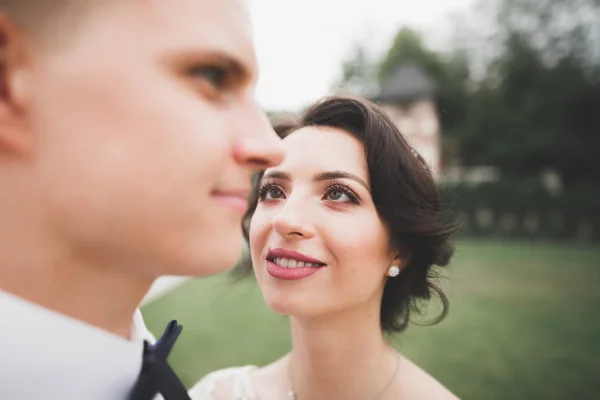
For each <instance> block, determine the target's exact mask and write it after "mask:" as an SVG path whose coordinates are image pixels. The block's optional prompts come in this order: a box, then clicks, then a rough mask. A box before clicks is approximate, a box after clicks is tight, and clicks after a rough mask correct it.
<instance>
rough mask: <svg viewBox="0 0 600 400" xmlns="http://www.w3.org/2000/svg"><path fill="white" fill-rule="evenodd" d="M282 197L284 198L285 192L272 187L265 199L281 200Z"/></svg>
mask: <svg viewBox="0 0 600 400" xmlns="http://www.w3.org/2000/svg"><path fill="white" fill-rule="evenodd" d="M282 197H283V192H282V191H281V189H279V188H276V187H271V188H268V189H267V191H266V196H265V198H266V199H268V200H273V199H280V198H282Z"/></svg>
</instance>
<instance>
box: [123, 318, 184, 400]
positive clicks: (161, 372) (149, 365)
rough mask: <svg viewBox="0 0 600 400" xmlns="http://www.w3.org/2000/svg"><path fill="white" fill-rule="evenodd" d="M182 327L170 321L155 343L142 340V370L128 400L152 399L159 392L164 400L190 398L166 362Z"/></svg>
mask: <svg viewBox="0 0 600 400" xmlns="http://www.w3.org/2000/svg"><path fill="white" fill-rule="evenodd" d="M182 329H183V327H182V326H181V325H178V324H177V321H171V322H169V324H168V325H167V328H166V329H165V332H164V333H163V335H162V336H161V338H160V339H158V341H157V342H156V344H154V345H152V344H150V343H148V342H147V341H144V362H143V364H142V371H141V372H140V376H139V377H138V380H137V382H136V384H135V386H134V388H133V391H132V392H131V395H130V397H129V400H153V399H154V398H155V397H156V395H158V394H160V395H162V397H163V398H164V399H165V400H191V399H190V397H189V396H188V394H187V390H186V389H185V386H183V384H182V383H181V381H180V380H179V378H177V375H175V371H173V369H171V366H170V365H169V364H168V363H167V358H168V357H169V353H171V349H173V345H174V344H175V341H176V340H177V337H179V334H180V333H181V330H182Z"/></svg>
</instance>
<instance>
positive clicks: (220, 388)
mask: <svg viewBox="0 0 600 400" xmlns="http://www.w3.org/2000/svg"><path fill="white" fill-rule="evenodd" d="M257 368H258V367H256V366H254V365H246V366H241V367H230V368H225V369H220V370H217V371H214V372H211V373H209V374H208V375H206V376H205V377H204V378H202V379H201V380H200V381H199V382H198V383H196V384H195V385H194V386H193V387H192V388H191V389H190V391H189V395H190V397H191V399H192V400H238V399H243V400H255V399H256V392H255V390H254V388H253V386H252V381H251V379H250V373H251V372H252V371H254V370H255V369H257Z"/></svg>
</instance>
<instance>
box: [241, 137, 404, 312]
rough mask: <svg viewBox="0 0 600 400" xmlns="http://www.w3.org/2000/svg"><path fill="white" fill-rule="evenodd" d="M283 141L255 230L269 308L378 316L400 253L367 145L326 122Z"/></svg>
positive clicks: (266, 180) (255, 258)
mask: <svg viewBox="0 0 600 400" xmlns="http://www.w3.org/2000/svg"><path fill="white" fill-rule="evenodd" d="M283 145H284V151H285V155H286V157H285V161H284V162H283V163H282V164H281V165H279V166H278V167H275V168H269V169H267V170H266V171H265V174H264V177H263V178H262V181H261V184H260V196H259V202H258V206H257V208H256V211H255V213H254V215H253V217H252V220H251V224H250V232H249V236H250V250H251V256H252V263H253V265H254V269H255V273H256V277H257V280H258V284H259V286H260V288H261V290H262V293H263V296H264V298H265V301H266V303H267V305H268V306H269V307H270V308H272V309H273V310H275V311H276V312H279V313H282V314H290V315H293V316H297V317H303V318H315V317H322V316H325V315H329V314H331V313H336V312H341V311H347V310H349V309H353V308H361V307H366V310H369V312H372V313H373V317H374V318H378V317H379V306H380V303H381V296H382V292H383V286H384V283H385V279H386V271H387V269H388V268H389V266H390V265H391V264H392V263H393V261H394V258H393V256H394V254H393V252H392V251H391V249H390V246H389V234H388V231H387V229H386V227H385V225H384V223H383V222H382V220H381V219H380V218H379V216H378V214H377V211H376V209H375V206H374V204H373V200H372V198H371V193H370V189H369V174H368V170H367V163H366V159H365V153H364V148H363V145H362V144H361V143H360V141H358V140H357V139H356V138H355V137H354V136H352V135H351V134H349V133H347V132H345V131H342V130H340V129H334V128H324V127H305V128H302V129H300V130H298V131H295V132H293V133H292V134H291V135H289V136H288V137H286V138H285V139H284V140H283Z"/></svg>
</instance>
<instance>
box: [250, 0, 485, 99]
mask: <svg viewBox="0 0 600 400" xmlns="http://www.w3.org/2000/svg"><path fill="white" fill-rule="evenodd" d="M472 3H473V0H250V2H249V4H250V10H251V14H252V21H253V25H254V35H255V36H254V39H255V45H256V51H257V56H258V63H259V68H260V77H259V81H258V86H257V91H256V95H257V98H258V100H259V102H260V104H261V105H262V106H263V107H264V108H266V109H268V110H296V109H298V108H300V107H303V106H305V105H307V104H309V103H311V102H312V101H314V100H316V99H318V98H319V97H321V96H323V95H326V94H327V92H328V91H329V88H330V87H331V85H332V83H333V82H334V81H335V79H336V78H337V77H338V76H339V75H338V74H339V73H340V70H341V64H342V61H343V60H344V58H345V56H346V55H347V54H348V51H349V48H350V47H351V46H352V44H354V43H355V42H357V41H361V42H362V41H365V40H367V41H368V43H373V46H372V48H373V50H374V51H377V52H382V51H383V50H385V49H386V48H387V47H388V46H389V44H390V42H391V40H392V38H393V36H394V34H395V33H396V31H397V30H398V29H399V28H400V27H401V26H410V27H413V28H416V29H417V30H419V31H421V32H424V33H425V34H426V36H427V40H428V42H431V44H432V45H433V46H436V43H437V45H440V44H441V43H442V42H443V40H444V39H446V38H447V37H448V35H449V33H450V29H449V25H450V21H449V14H450V13H457V12H458V13H461V11H462V10H465V9H467V8H468V7H469V6H470V5H471V4H472Z"/></svg>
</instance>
